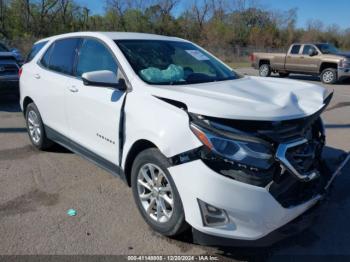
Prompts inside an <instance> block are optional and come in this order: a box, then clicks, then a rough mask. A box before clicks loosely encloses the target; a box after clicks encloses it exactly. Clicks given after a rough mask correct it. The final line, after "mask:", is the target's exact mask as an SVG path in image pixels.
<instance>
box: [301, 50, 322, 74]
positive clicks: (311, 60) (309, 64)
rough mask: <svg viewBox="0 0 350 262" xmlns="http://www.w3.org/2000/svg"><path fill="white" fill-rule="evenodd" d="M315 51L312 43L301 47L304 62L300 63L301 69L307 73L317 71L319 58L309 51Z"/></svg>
mask: <svg viewBox="0 0 350 262" xmlns="http://www.w3.org/2000/svg"><path fill="white" fill-rule="evenodd" d="M315 51H317V50H316V48H315V47H314V46H313V45H304V47H303V52H302V55H303V60H304V63H303V64H302V65H301V67H302V68H301V70H302V71H303V72H307V73H318V67H319V66H318V64H319V61H320V59H319V58H318V57H317V55H313V56H310V55H309V54H310V52H315Z"/></svg>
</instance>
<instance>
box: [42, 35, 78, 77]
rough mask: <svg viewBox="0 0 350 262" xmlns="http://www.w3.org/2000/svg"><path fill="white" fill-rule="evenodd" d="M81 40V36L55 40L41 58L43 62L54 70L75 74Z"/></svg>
mask: <svg viewBox="0 0 350 262" xmlns="http://www.w3.org/2000/svg"><path fill="white" fill-rule="evenodd" d="M80 40H81V39H80V38H67V39H62V40H57V41H55V42H54V43H53V44H52V46H51V47H50V48H49V49H48V50H47V51H46V53H45V55H44V57H43V58H42V59H41V64H42V65H43V66H44V67H47V68H49V69H51V70H53V71H56V72H59V73H63V74H67V75H73V67H74V60H75V57H76V54H77V48H78V45H79V43H80Z"/></svg>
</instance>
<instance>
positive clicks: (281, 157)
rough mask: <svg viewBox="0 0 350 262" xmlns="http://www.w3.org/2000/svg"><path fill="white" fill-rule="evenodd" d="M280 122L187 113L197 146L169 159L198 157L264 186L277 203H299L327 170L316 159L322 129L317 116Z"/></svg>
mask: <svg viewBox="0 0 350 262" xmlns="http://www.w3.org/2000/svg"><path fill="white" fill-rule="evenodd" d="M331 97H332V94H330V95H329V96H328V97H327V98H326V99H325V101H324V105H323V107H322V108H321V109H320V110H319V111H317V112H316V113H314V114H313V115H310V116H307V117H304V118H299V119H292V120H284V121H256V120H232V119H222V118H214V117H206V116H202V115H197V114H191V113H189V115H190V119H191V122H190V128H191V130H192V131H193V133H194V134H195V135H196V136H197V138H198V139H199V140H200V141H201V142H202V143H203V145H204V146H203V147H201V148H198V149H195V150H193V151H190V152H186V153H184V154H181V155H179V156H176V157H174V158H173V159H172V161H173V164H180V163H182V162H186V161H190V159H194V158H197V159H201V160H202V161H203V162H204V163H205V164H206V165H207V166H208V167H209V168H211V169H212V170H214V171H215V172H217V173H219V174H221V175H223V176H226V177H229V178H231V179H234V180H237V181H240V182H243V183H247V184H250V185H254V186H259V187H265V188H267V190H268V191H269V192H270V193H271V195H272V196H273V197H274V198H275V199H276V200H277V201H278V202H279V203H280V204H281V205H282V206H283V207H290V206H295V205H299V204H302V203H304V202H306V201H308V200H310V199H311V198H313V197H315V196H317V195H319V194H322V191H323V190H324V188H325V186H326V185H327V182H328V181H329V180H330V179H331V177H332V176H331V171H330V170H329V169H328V167H327V165H326V164H325V161H323V159H322V150H323V147H324V145H325V130H324V126H323V123H322V120H321V118H320V114H321V113H322V112H323V111H324V109H325V108H326V107H327V106H328V104H329V102H330V100H331Z"/></svg>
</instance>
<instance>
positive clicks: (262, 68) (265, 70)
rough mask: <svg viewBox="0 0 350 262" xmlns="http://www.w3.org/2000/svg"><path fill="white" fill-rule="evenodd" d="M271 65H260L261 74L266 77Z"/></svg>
mask: <svg viewBox="0 0 350 262" xmlns="http://www.w3.org/2000/svg"><path fill="white" fill-rule="evenodd" d="M269 70H270V69H269V66H268V65H266V64H264V65H262V66H261V67H260V76H263V77H266V76H268V74H269Z"/></svg>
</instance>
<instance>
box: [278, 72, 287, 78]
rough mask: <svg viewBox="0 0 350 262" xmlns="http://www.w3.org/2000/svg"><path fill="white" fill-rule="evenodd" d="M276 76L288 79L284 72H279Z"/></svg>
mask: <svg viewBox="0 0 350 262" xmlns="http://www.w3.org/2000/svg"><path fill="white" fill-rule="evenodd" d="M278 74H279V75H280V77H288V76H289V73H286V72H279V73H278Z"/></svg>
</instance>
